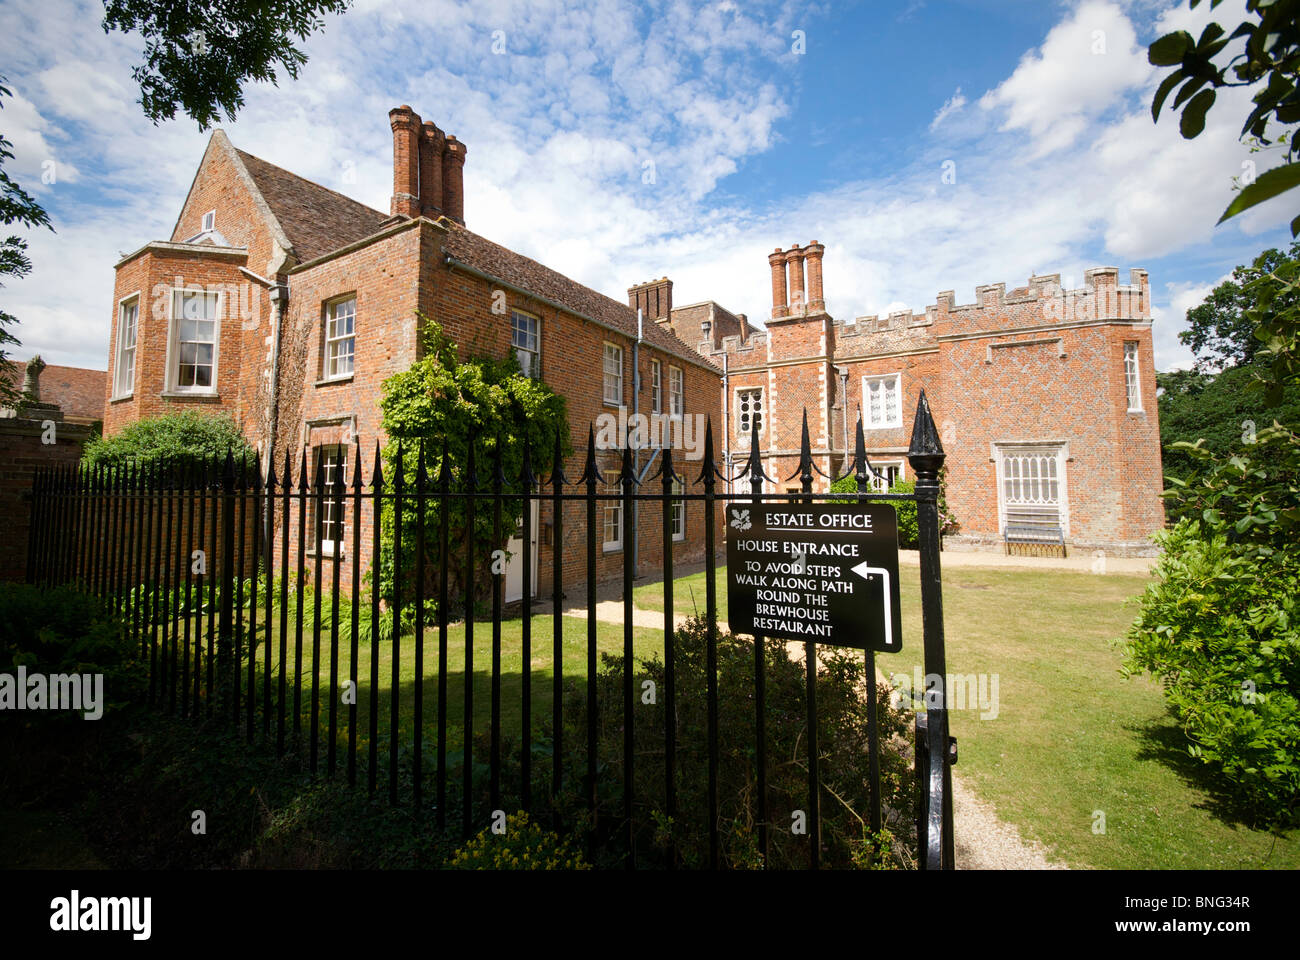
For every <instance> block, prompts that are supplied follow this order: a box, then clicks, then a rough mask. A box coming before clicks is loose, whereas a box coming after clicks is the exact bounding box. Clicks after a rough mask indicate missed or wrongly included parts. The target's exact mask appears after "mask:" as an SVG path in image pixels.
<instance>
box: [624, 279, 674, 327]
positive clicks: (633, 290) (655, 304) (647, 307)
mask: <svg viewBox="0 0 1300 960" xmlns="http://www.w3.org/2000/svg"><path fill="white" fill-rule="evenodd" d="M627 305H628V306H629V307H631V308H632V309H633V310H640V311H641V312H642V314H643V315H644V316H645V318H646V319H647V320H667V319H669V318H670V317H671V316H672V312H673V282H672V281H671V280H669V279H668V278H667V277H661V278H660V279H658V280H649V281H647V282H646V283H638V284H637V285H636V286H635V287H628V288H627Z"/></svg>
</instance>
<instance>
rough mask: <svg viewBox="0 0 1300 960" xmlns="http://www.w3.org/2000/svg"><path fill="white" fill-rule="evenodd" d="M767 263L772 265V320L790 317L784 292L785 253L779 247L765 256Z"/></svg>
mask: <svg viewBox="0 0 1300 960" xmlns="http://www.w3.org/2000/svg"><path fill="white" fill-rule="evenodd" d="M767 262H768V263H770V264H771V265H772V319H773V320H775V319H778V318H780V317H788V316H789V315H790V307H789V305H788V304H789V301H788V300H787V298H786V292H785V253H784V251H782V250H781V248H780V247H777V248H776V249H775V250H774V251H772V252H771V253H769V254H768V255H767Z"/></svg>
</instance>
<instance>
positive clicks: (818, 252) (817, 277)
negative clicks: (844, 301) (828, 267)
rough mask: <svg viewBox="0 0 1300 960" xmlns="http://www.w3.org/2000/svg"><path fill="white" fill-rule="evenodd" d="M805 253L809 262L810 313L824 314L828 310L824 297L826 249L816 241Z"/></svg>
mask: <svg viewBox="0 0 1300 960" xmlns="http://www.w3.org/2000/svg"><path fill="white" fill-rule="evenodd" d="M803 252H804V257H805V258H806V259H807V262H808V311H809V312H810V313H822V312H824V311H825V310H826V299H825V297H823V296H822V254H823V253H825V252H826V248H825V247H824V246H822V245H821V244H820V243H818V242H817V241H816V240H814V241H813V242H812V243H810V244H808V246H806V247H804V248H803Z"/></svg>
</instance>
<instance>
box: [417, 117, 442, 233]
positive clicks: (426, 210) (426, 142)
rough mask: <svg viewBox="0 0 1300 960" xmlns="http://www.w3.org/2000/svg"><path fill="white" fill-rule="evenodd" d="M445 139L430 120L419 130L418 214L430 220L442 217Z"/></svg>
mask: <svg viewBox="0 0 1300 960" xmlns="http://www.w3.org/2000/svg"><path fill="white" fill-rule="evenodd" d="M445 144H446V138H445V137H444V136H443V134H442V131H441V130H439V129H438V127H437V124H435V123H434V122H433V121H432V120H426V121H424V126H423V127H422V128H421V130H420V212H421V213H422V214H423V215H424V216H426V217H429V218H430V219H433V220H436V219H438V217H440V216H442V213H443V209H442V203H443V201H442V152H443V147H444V146H445Z"/></svg>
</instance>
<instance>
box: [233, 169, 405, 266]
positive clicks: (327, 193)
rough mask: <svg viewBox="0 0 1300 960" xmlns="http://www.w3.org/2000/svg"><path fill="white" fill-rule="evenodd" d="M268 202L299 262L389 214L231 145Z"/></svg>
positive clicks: (362, 233) (368, 230) (371, 228)
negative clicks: (235, 148)
mask: <svg viewBox="0 0 1300 960" xmlns="http://www.w3.org/2000/svg"><path fill="white" fill-rule="evenodd" d="M235 153H236V155H238V157H239V159H240V160H241V161H242V162H243V164H244V168H245V169H246V170H247V171H248V174H249V176H250V177H252V179H253V183H254V184H256V186H257V189H258V190H259V191H260V192H261V194H262V198H263V199H264V200H265V201H266V205H267V206H268V207H270V208H271V213H272V214H273V215H274V216H275V219H276V220H277V221H279V224H280V228H281V229H282V230H283V231H284V233H285V236H286V237H288V238H289V242H290V243H291V244H292V245H293V252H294V256H295V258H296V259H297V261H298V262H299V263H306V262H307V261H309V260H315V259H316V258H317V257H323V256H325V255H326V254H327V253H332V252H333V251H335V250H337V249H339V247H345V246H347V245H348V244H349V243H355V242H356V241H357V240H362V239H364V238H366V237H368V236H370V235H371V234H372V233H375V232H376V231H377V230H379V228H380V226H381V225H382V224H383V222H384V221H385V220H388V219H389V217H388V214H386V213H380V212H379V211H378V210H375V209H372V208H371V207H367V206H366V205H365V204H364V203H358V202H357V201H356V200H353V199H352V198H351V197H345V196H344V195H343V194H341V193H337V192H335V191H333V190H331V189H329V188H328V187H323V186H321V185H320V184H319V183H312V181H310V180H305V179H303V178H302V177H300V176H298V175H297V174H294V173H290V172H289V171H288V170H285V169H282V168H281V167H277V166H276V165H275V164H273V163H267V162H266V161H265V160H263V159H261V158H260V157H255V156H253V155H252V154H251V153H245V152H244V151H243V150H238V149H237V150H235Z"/></svg>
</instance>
